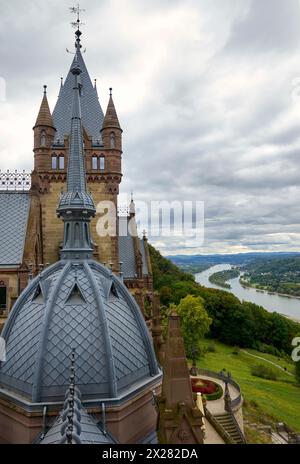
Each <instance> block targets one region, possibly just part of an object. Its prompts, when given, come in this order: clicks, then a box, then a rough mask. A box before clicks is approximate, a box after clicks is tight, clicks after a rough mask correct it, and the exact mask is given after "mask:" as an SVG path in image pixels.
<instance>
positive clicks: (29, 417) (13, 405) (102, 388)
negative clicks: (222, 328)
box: [0, 60, 161, 444]
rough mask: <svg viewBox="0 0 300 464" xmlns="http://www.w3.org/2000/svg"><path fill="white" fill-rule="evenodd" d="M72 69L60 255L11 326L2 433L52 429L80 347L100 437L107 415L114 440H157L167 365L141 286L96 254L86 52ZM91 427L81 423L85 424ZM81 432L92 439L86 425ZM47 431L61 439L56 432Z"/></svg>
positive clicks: (80, 366)
mask: <svg viewBox="0 0 300 464" xmlns="http://www.w3.org/2000/svg"><path fill="white" fill-rule="evenodd" d="M71 74H72V77H73V98H72V106H71V115H70V140H69V147H70V150H69V160H68V169H67V180H66V183H65V186H66V188H65V191H64V192H63V193H62V195H61V197H60V201H59V206H58V208H57V215H58V218H59V220H62V221H61V222H62V223H63V244H62V249H61V259H60V260H58V261H57V262H56V263H54V264H53V265H51V266H47V267H46V268H45V269H43V270H42V272H40V273H39V275H38V276H37V277H36V278H34V279H33V280H31V281H30V282H29V285H28V286H27V287H26V289H25V290H24V292H23V293H22V295H21V296H20V297H19V298H18V299H17V301H16V303H15V305H14V307H13V309H12V311H11V312H10V314H9V317H8V319H7V321H6V324H5V326H4V329H3V333H2V336H3V338H4V340H5V342H6V361H5V362H0V384H1V391H0V403H1V407H0V442H4V443H32V442H35V443H38V442H40V440H41V439H42V437H45V429H46V426H47V425H49V426H51V425H53V424H52V422H53V417H54V421H55V416H59V414H60V412H61V410H62V406H63V404H64V403H65V400H66V398H65V392H66V388H67V386H68V370H69V358H70V355H71V354H72V352H75V353H76V365H77V371H76V372H77V375H76V379H77V382H76V387H78V390H79V391H80V392H81V394H82V404H83V406H84V408H85V411H84V414H85V413H86V418H85V419H86V420H88V419H89V414H93V415H95V417H96V419H97V420H96V421H94V420H93V421H91V420H90V423H91V424H93V428H94V429H95V428H96V431H97V429H98V432H97V436H98V437H100V438H99V439H100V440H105V435H104V434H101V433H100V429H99V427H98V423H99V421H100V419H101V420H102V421H103V420H104V418H105V428H106V427H107V430H108V432H110V433H111V435H112V436H113V437H115V440H114V441H117V442H119V443H124V444H129V443H139V442H142V443H149V442H151V441H152V440H153V439H154V438H155V431H156V420H157V417H156V416H157V414H156V411H155V407H154V405H153V402H152V401H151V399H152V397H153V390H156V389H160V385H161V371H160V369H159V366H158V363H157V360H156V356H155V352H154V348H153V344H152V340H151V337H150V334H149V331H148V329H147V326H146V323H145V321H144V318H143V316H142V313H141V310H140V308H139V307H138V305H137V304H136V302H135V300H134V299H133V297H132V295H131V294H130V293H129V291H128V289H127V288H126V286H125V285H124V283H123V281H122V279H121V278H120V277H119V276H116V275H114V274H113V273H112V272H111V270H110V269H108V268H107V267H105V266H103V265H102V264H100V263H99V262H97V261H96V260H94V259H92V258H93V242H92V239H91V234H90V221H91V219H92V218H93V216H94V215H95V212H96V211H95V207H94V202H93V198H92V196H91V194H90V193H89V192H88V189H87V182H86V172H85V160H84V147H83V139H84V136H83V134H84V126H83V119H82V111H81V95H80V92H81V90H80V89H81V87H80V81H81V76H82V69H81V67H80V64H79V62H78V61H77V60H75V62H74V64H73V66H72V68H71ZM73 387H74V386H72V389H73ZM74 388H75V387H74ZM69 399H70V398H69ZM74 401H75V398H71V403H72V402H74ZM69 412H70V411H69ZM65 414H68V412H66V411H64V412H63V413H62V417H63V419H65ZM70 419H71V422H72V416H71V417H70ZM59 420H60V418H58V421H59ZM56 425H57V423H56ZM69 425H71V426H72V425H74V423H72V424H69ZM83 428H84V424H82V427H81V424H79V425H78V433H79V431H80V430H81V431H83ZM55 430H56V428H55V424H54V430H53V429H52V432H54V433H55ZM90 430H91V429H90V428H89V431H90ZM50 431H51V430H50ZM57 432H58V441H59V442H62V441H64V432H65V429H64V427H63V428H61V427H60V428H59V430H58V431H57ZM69 432H72V430H69ZM71 435H72V434H71ZM78 436H79V435H77V436H76V440H77V439H78ZM80 436H81V438H80V441H82V442H84V434H83V435H80ZM46 437H48V438H49V439H50V442H52V438H53V435H52V433H50V437H49V435H46ZM66 438H67V437H66ZM69 438H70V439H72V438H75V436H69ZM91 439H93V437H92V438H91V435H89V437H88V440H91ZM71 441H72V440H71ZM77 441H78V440H77ZM54 442H56V441H55V440H54ZM72 442H73V441H72ZM88 442H90V441H88ZM101 442H102V441H101ZM105 442H107V440H106V441H104V443H105Z"/></svg>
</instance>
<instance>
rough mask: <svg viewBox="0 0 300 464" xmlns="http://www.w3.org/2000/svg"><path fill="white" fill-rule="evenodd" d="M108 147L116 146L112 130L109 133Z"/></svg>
mask: <svg viewBox="0 0 300 464" xmlns="http://www.w3.org/2000/svg"><path fill="white" fill-rule="evenodd" d="M110 148H116V135H115V133H114V132H111V133H110Z"/></svg>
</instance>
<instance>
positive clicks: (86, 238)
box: [84, 224, 89, 245]
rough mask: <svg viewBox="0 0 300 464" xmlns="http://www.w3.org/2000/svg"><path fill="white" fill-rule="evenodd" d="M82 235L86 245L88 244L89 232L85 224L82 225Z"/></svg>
mask: <svg viewBox="0 0 300 464" xmlns="http://www.w3.org/2000/svg"><path fill="white" fill-rule="evenodd" d="M84 233H85V241H86V243H87V245H88V244H89V231H88V226H87V224H84Z"/></svg>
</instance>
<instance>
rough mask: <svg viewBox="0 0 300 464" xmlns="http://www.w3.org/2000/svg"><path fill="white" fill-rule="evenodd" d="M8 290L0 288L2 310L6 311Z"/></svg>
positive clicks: (0, 307)
mask: <svg viewBox="0 0 300 464" xmlns="http://www.w3.org/2000/svg"><path fill="white" fill-rule="evenodd" d="M6 297H7V288H6V287H5V286H2V287H0V309H6Z"/></svg>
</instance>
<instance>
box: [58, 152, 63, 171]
mask: <svg viewBox="0 0 300 464" xmlns="http://www.w3.org/2000/svg"><path fill="white" fill-rule="evenodd" d="M58 163H59V169H65V157H64V155H59V158H58Z"/></svg>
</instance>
